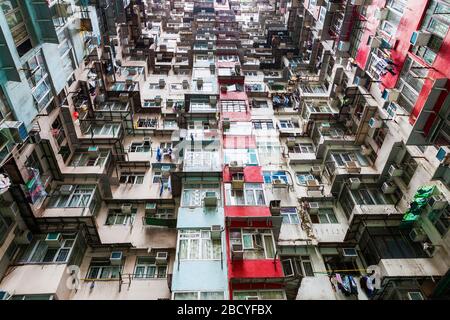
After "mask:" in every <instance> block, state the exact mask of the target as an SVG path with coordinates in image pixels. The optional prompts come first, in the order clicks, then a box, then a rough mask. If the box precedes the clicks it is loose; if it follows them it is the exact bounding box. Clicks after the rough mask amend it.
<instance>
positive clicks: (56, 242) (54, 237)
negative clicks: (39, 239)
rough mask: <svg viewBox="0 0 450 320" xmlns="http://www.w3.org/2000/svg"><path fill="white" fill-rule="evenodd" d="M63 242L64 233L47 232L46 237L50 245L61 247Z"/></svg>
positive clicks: (46, 241)
mask: <svg viewBox="0 0 450 320" xmlns="http://www.w3.org/2000/svg"><path fill="white" fill-rule="evenodd" d="M62 242H63V238H62V234H61V233H58V232H50V233H47V236H46V237H45V243H46V244H47V245H48V246H49V247H61V244H62Z"/></svg>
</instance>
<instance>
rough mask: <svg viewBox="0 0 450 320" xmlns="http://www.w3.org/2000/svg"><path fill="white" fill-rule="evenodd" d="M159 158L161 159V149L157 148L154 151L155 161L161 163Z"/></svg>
mask: <svg viewBox="0 0 450 320" xmlns="http://www.w3.org/2000/svg"><path fill="white" fill-rule="evenodd" d="M161 158H162V154H161V149H160V148H159V147H158V149H157V150H156V161H158V162H161Z"/></svg>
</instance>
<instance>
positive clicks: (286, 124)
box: [280, 120, 296, 129]
mask: <svg viewBox="0 0 450 320" xmlns="http://www.w3.org/2000/svg"><path fill="white" fill-rule="evenodd" d="M295 127H296V126H295V125H294V123H293V122H292V121H291V120H280V128H282V129H293V128H295Z"/></svg>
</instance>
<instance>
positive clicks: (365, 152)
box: [361, 144, 372, 156]
mask: <svg viewBox="0 0 450 320" xmlns="http://www.w3.org/2000/svg"><path fill="white" fill-rule="evenodd" d="M371 153H372V148H371V147H368V146H366V145H364V144H362V145H361V154H362V155H363V156H368V155H370V154H371Z"/></svg>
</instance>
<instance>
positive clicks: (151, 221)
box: [143, 216, 177, 228]
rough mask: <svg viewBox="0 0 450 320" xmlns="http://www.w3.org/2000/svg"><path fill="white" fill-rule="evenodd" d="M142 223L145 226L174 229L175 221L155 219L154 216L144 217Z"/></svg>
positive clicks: (172, 219) (171, 219) (174, 219)
mask: <svg viewBox="0 0 450 320" xmlns="http://www.w3.org/2000/svg"><path fill="white" fill-rule="evenodd" d="M143 223H144V225H145V226H155V227H167V228H176V226H177V219H176V218H157V217H154V216H146V217H144V218H143Z"/></svg>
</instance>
